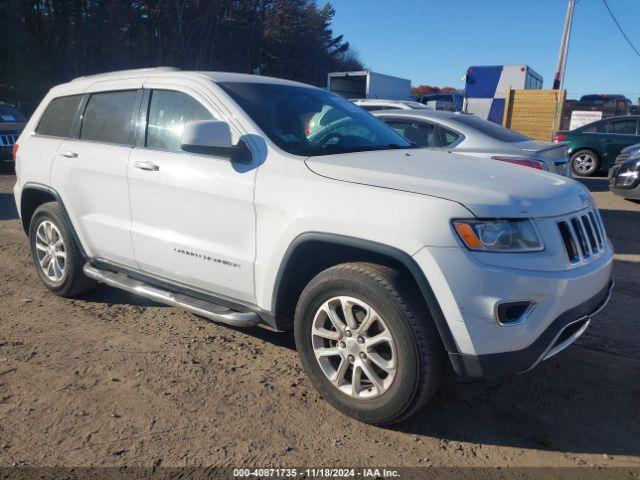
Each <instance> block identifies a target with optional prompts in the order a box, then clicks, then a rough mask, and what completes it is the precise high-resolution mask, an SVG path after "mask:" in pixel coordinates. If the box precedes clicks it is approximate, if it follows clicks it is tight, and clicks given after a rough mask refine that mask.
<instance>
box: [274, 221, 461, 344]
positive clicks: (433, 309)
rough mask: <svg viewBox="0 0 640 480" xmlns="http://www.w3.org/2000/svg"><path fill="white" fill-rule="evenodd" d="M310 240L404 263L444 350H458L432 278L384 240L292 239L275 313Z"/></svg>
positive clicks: (319, 235)
mask: <svg viewBox="0 0 640 480" xmlns="http://www.w3.org/2000/svg"><path fill="white" fill-rule="evenodd" d="M307 242H321V243H331V244H334V245H342V246H345V247H350V248H357V249H359V250H364V251H368V252H371V253H376V254H379V255H382V256H384V257H388V258H391V259H393V260H395V261H397V262H399V263H400V264H402V265H403V266H404V267H405V268H406V269H407V270H408V271H409V273H410V274H411V276H412V277H413V279H414V280H415V282H416V284H417V285H418V288H419V289H420V293H421V294H422V297H423V299H424V301H425V303H426V304H427V307H428V308H429V311H430V313H431V316H432V317H433V320H434V322H435V324H436V328H437V329H438V333H439V334H440V338H441V339H442V343H443V345H444V347H445V349H446V350H447V352H448V353H459V349H458V346H457V345H456V342H455V340H454V338H453V335H452V333H451V329H450V328H449V325H448V324H447V320H446V318H445V316H444V314H443V313H442V309H441V308H440V304H439V303H438V300H437V298H436V296H435V294H434V293H433V289H432V288H431V285H430V284H429V281H428V280H427V278H426V276H425V274H424V272H423V271H422V269H421V268H420V267H419V266H418V264H417V263H416V261H415V260H414V259H413V257H412V256H411V255H409V254H408V253H406V252H404V251H403V250H400V249H399V248H396V247H392V246H390V245H385V244H383V243H378V242H375V241H372V240H364V239H361V238H356V237H350V236H347V235H340V234H333V233H322V232H307V233H303V234H300V235H298V236H297V237H296V238H294V239H293V241H292V242H291V244H290V245H289V247H288V248H287V250H286V252H285V254H284V256H283V257H282V261H281V262H280V266H279V268H278V273H277V274H276V278H275V282H274V288H273V293H272V297H271V310H272V311H273V312H274V313H277V312H275V310H276V306H277V301H278V295H279V294H280V288H281V285H282V281H283V277H284V273H285V271H286V268H287V265H288V263H289V261H290V259H291V257H292V255H293V253H294V252H295V251H296V249H297V248H299V247H300V246H301V245H303V244H304V243H307Z"/></svg>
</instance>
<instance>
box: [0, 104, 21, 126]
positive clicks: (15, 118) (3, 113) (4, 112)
mask: <svg viewBox="0 0 640 480" xmlns="http://www.w3.org/2000/svg"><path fill="white" fill-rule="evenodd" d="M26 121H27V119H26V118H24V115H22V114H21V113H20V111H19V110H18V109H17V108H15V107H12V106H10V105H0V122H5V123H13V122H17V123H24V122H26Z"/></svg>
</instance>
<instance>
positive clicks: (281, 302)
mask: <svg viewBox="0 0 640 480" xmlns="http://www.w3.org/2000/svg"><path fill="white" fill-rule="evenodd" d="M353 261H367V262H373V263H379V264H382V265H386V266H389V267H392V268H395V269H398V270H399V271H401V272H403V273H404V274H406V275H407V276H408V278H409V279H410V280H411V281H412V282H413V284H414V286H415V287H416V288H417V289H418V291H419V292H420V293H421V297H422V299H423V300H424V303H425V305H424V306H425V308H427V309H428V310H429V312H430V313H431V316H432V318H433V320H434V322H435V324H436V327H437V329H438V332H439V334H440V338H441V340H442V343H443V345H444V347H445V349H446V350H447V352H450V353H456V352H458V348H457V346H456V343H455V341H454V339H453V335H452V334H451V330H450V329H449V326H448V325H447V322H446V319H445V317H444V314H443V313H442V309H441V308H440V304H439V303H438V300H437V299H436V297H435V294H434V293H433V289H432V288H431V285H430V284H429V281H428V280H427V278H426V276H425V275H424V273H423V272H422V270H421V269H420V267H419V266H418V264H417V263H416V261H415V260H414V259H413V258H412V257H411V255H409V254H408V253H406V252H404V251H402V250H400V249H398V248H396V247H392V246H390V245H385V244H382V243H378V242H374V241H371V240H364V239H360V238H355V237H349V236H345V235H339V234H330V233H320V232H310V233H304V234H301V235H299V236H298V237H296V238H295V239H294V240H293V241H292V242H291V244H290V245H289V247H288V248H287V251H286V252H285V254H284V256H283V258H282V261H281V263H280V267H279V269H278V273H277V275H276V279H275V282H274V288H273V293H272V303H271V305H272V311H273V313H274V316H275V322H276V326H277V328H278V329H282V330H289V329H291V328H292V322H293V314H294V312H295V307H296V304H297V301H298V298H299V297H300V294H301V293H302V290H303V289H304V287H305V286H306V285H307V283H309V281H310V280H311V279H312V278H313V277H314V276H315V275H317V274H318V273H320V272H321V271H323V270H325V269H327V268H329V267H331V266H334V265H337V264H340V263H345V262H353Z"/></svg>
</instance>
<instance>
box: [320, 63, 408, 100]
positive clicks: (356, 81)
mask: <svg viewBox="0 0 640 480" xmlns="http://www.w3.org/2000/svg"><path fill="white" fill-rule="evenodd" d="M327 90H329V91H330V92H334V93H337V94H339V95H342V96H343V97H345V98H348V99H355V98H383V99H385V100H413V98H412V97H411V80H407V79H406V78H399V77H392V76H391V75H384V74H382V73H376V72H372V71H370V70H363V71H360V72H331V73H329V75H328V76H327Z"/></svg>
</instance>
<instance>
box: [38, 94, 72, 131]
mask: <svg viewBox="0 0 640 480" xmlns="http://www.w3.org/2000/svg"><path fill="white" fill-rule="evenodd" d="M81 101H82V95H73V96H70V97H59V98H54V99H53V100H52V101H51V103H49V105H48V106H47V108H46V110H45V111H44V113H43V114H42V118H41V119H40V122H38V126H37V127H36V133H39V134H40V135H51V136H53V137H71V134H72V132H71V128H72V127H73V119H74V118H75V116H76V112H77V111H78V107H79V106H80V102H81Z"/></svg>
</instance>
